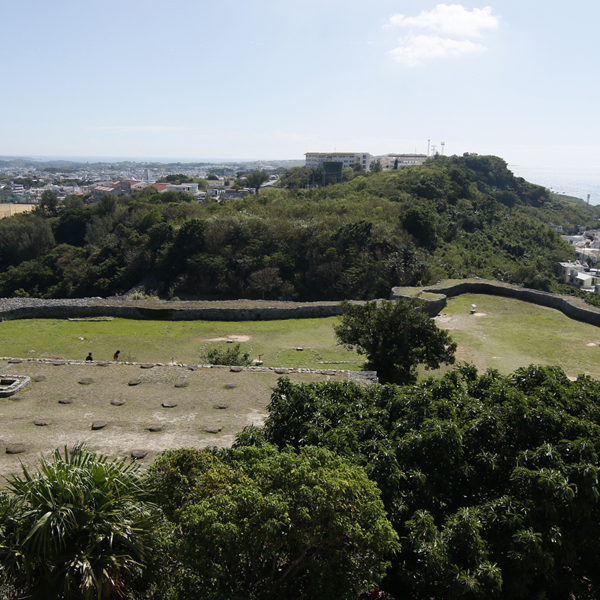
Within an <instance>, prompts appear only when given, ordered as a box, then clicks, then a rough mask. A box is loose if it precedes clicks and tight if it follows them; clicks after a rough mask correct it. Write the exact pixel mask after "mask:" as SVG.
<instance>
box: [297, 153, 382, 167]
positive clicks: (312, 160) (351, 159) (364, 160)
mask: <svg viewBox="0 0 600 600" xmlns="http://www.w3.org/2000/svg"><path fill="white" fill-rule="evenodd" d="M304 156H305V157H306V168H307V169H318V168H319V167H322V166H323V163H324V162H341V163H342V164H343V168H346V167H351V166H352V165H360V166H361V167H362V168H363V169H364V170H365V171H368V170H369V168H370V167H371V155H370V154H369V153H368V152H307V153H306V154H305V155H304Z"/></svg>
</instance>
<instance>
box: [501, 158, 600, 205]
mask: <svg viewBox="0 0 600 600" xmlns="http://www.w3.org/2000/svg"><path fill="white" fill-rule="evenodd" d="M508 168H509V169H510V170H511V171H512V172H513V173H514V174H515V175H516V176H517V177H523V179H526V180H527V181H529V182H531V183H537V184H538V185H543V186H544V187H547V188H548V189H550V190H552V191H553V192H555V193H557V194H565V195H567V196H575V198H581V199H582V200H586V201H587V195H588V194H589V195H590V204H600V167H569V168H566V167H526V166H521V165H508Z"/></svg>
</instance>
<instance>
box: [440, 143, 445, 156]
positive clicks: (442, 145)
mask: <svg viewBox="0 0 600 600" xmlns="http://www.w3.org/2000/svg"><path fill="white" fill-rule="evenodd" d="M445 145H446V142H440V146H441V147H442V156H444V146H445Z"/></svg>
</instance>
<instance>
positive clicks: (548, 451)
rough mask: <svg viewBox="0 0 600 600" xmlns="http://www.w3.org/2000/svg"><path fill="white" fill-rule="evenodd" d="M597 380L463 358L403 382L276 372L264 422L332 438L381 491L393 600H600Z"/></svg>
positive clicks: (271, 430)
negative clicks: (395, 540) (393, 547)
mask: <svg viewBox="0 0 600 600" xmlns="http://www.w3.org/2000/svg"><path fill="white" fill-rule="evenodd" d="M599 398H600V382H598V381H596V380H593V379H591V378H589V377H586V376H583V375H581V376H579V377H578V379H577V380H576V381H570V380H569V379H568V378H567V377H566V375H565V374H564V373H563V372H562V371H561V369H559V368H556V367H539V366H530V367H527V368H522V369H518V370H517V371H515V372H514V373H513V374H511V375H508V376H501V375H500V374H499V373H498V372H497V371H494V370H490V371H487V372H485V373H483V374H481V375H480V374H478V373H477V371H476V370H475V368H474V367H470V366H462V367H460V368H458V369H457V370H454V371H452V372H450V373H447V374H446V375H444V376H443V377H442V378H441V379H433V378H430V379H428V380H427V381H425V382H423V383H420V384H418V385H412V386H404V387H397V386H392V385H386V386H378V385H370V386H366V387H360V386H357V385H355V384H352V383H331V382H329V383H319V384H309V385H293V384H291V383H290V381H289V380H287V379H281V380H280V382H279V385H278V388H277V389H276V390H275V391H274V393H273V395H272V397H271V403H270V405H269V407H268V408H269V416H268V418H267V420H266V422H265V427H264V431H260V430H256V429H255V428H251V429H248V430H246V431H245V432H244V433H243V434H242V435H241V436H240V438H239V443H241V444H257V445H260V444H261V443H264V440H266V441H267V442H268V443H274V444H276V445H277V446H279V447H281V448H285V447H293V448H303V447H306V446H319V447H324V448H329V449H331V450H333V451H335V452H336V453H337V454H339V455H341V456H345V457H347V458H348V459H349V460H352V461H354V462H355V463H357V464H361V465H364V467H365V469H366V471H367V474H368V475H369V477H370V478H371V479H373V480H374V481H376V482H377V483H378V485H379V487H380V489H381V490H382V498H383V500H384V503H385V506H386V509H387V511H388V516H389V518H390V520H391V521H392V523H393V525H394V527H395V529H396V531H397V533H398V535H399V536H400V540H401V543H402V550H401V552H400V554H399V555H398V556H397V557H396V558H394V559H392V568H391V570H390V572H389V575H388V577H387V579H386V581H385V582H383V584H382V587H384V589H386V590H387V591H389V592H391V593H392V594H393V595H394V596H395V597H396V598H412V599H419V598H451V599H456V600H462V599H468V598H473V599H486V600H487V599H490V600H491V599H492V598H498V597H501V598H508V599H513V598H514V599H516V598H533V597H539V598H547V599H548V600H563V599H564V598H568V597H576V598H587V599H593V598H597V597H598V595H599V594H600V572H599V571H598V568H597V565H598V561H599V560H600V546H599V545H598V538H599V536H600V493H599V492H600V489H599V484H598V470H599V467H600V464H599V458H598V457H599V456H600V401H599Z"/></svg>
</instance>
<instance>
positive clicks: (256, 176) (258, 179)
mask: <svg viewBox="0 0 600 600" xmlns="http://www.w3.org/2000/svg"><path fill="white" fill-rule="evenodd" d="M245 177H246V183H247V184H248V187H251V188H254V193H255V194H256V195H257V196H258V193H259V191H260V186H261V185H262V184H263V183H265V182H266V181H269V174H268V173H267V172H266V171H258V170H257V171H252V172H251V173H247V174H246V175H245Z"/></svg>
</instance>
